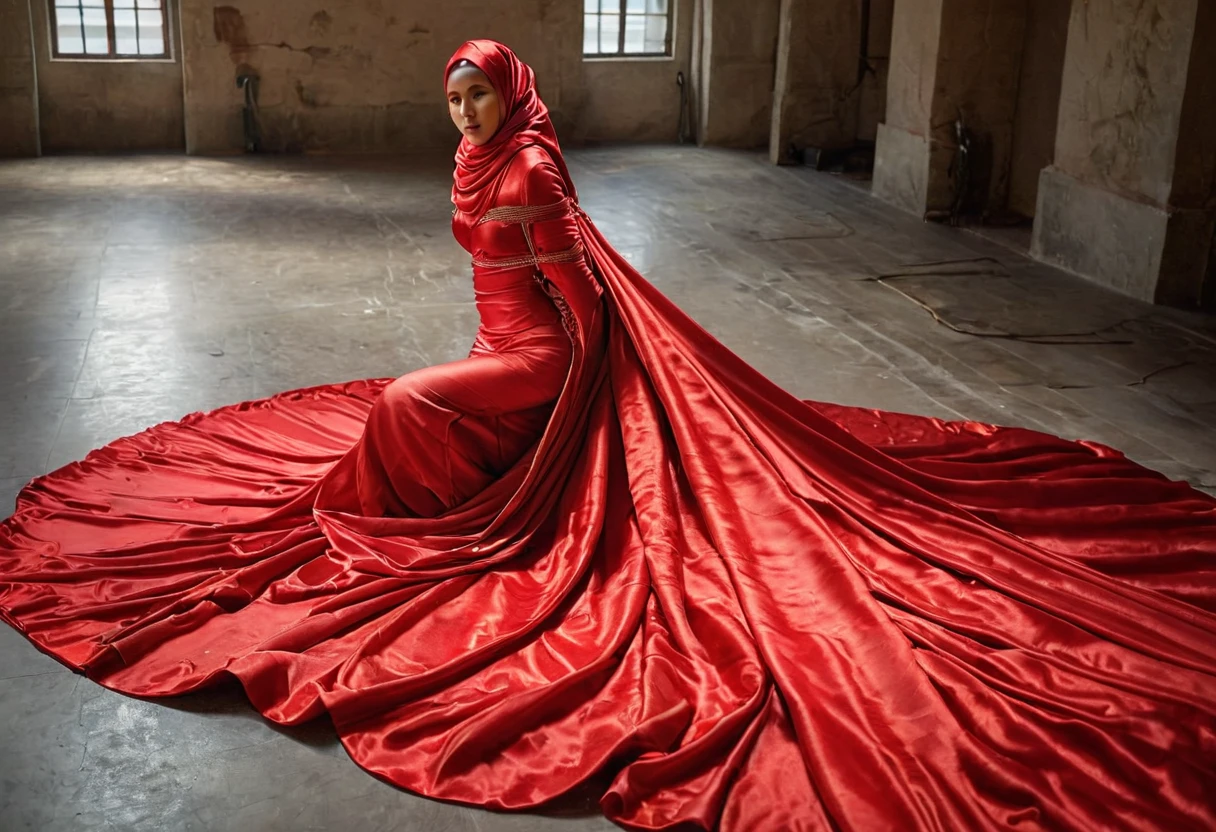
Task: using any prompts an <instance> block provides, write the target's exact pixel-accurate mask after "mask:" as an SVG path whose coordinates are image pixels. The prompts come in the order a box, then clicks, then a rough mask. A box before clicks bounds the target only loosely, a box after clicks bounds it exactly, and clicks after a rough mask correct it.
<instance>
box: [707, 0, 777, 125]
mask: <svg viewBox="0 0 1216 832" xmlns="http://www.w3.org/2000/svg"><path fill="white" fill-rule="evenodd" d="M701 3H702V6H701V15H702V33H701V38H702V43H701V50H702V54H701V59H702V60H701V72H700V77H699V80H700V87H699V89H698V96H699V98H700V113H701V121H700V125H699V129H698V136H697V141H698V142H699V143H701V144H712V145H721V146H725V147H763V146H765V145H767V144H768V140H769V131H770V127H771V123H770V122H771V118H772V102H773V82H774V76H775V73H776V59H777V23H778V19H779V15H780V0H701Z"/></svg>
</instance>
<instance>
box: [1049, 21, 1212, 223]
mask: <svg viewBox="0 0 1216 832" xmlns="http://www.w3.org/2000/svg"><path fill="white" fill-rule="evenodd" d="M1198 2H1200V0H1088V2H1078V3H1076V4H1075V5H1074V8H1073V11H1072V18H1071V23H1070V32H1069V47H1068V54H1067V57H1066V59H1065V65H1064V80H1063V85H1062V87H1061V89H1060V122H1059V132H1058V135H1057V137H1056V152H1055V166H1056V168H1058V169H1059V170H1060V171H1061V172H1063V173H1066V174H1068V175H1069V176H1072V177H1074V178H1076V179H1079V180H1081V181H1083V182H1087V183H1090V184H1092V185H1096V186H1099V187H1102V188H1106V189H1108V190H1111V191H1114V192H1116V193H1120V194H1124V195H1129V196H1133V197H1135V198H1142V199H1145V200H1148V201H1149V202H1152V203H1155V204H1157V205H1165V204H1166V203H1167V202H1168V201H1169V195H1170V190H1171V188H1172V185H1173V173H1174V153H1175V147H1176V144H1177V141H1178V125H1179V120H1180V118H1181V115H1182V98H1183V95H1184V93H1185V90H1186V79H1187V67H1188V64H1189V62H1190V55H1191V37H1192V33H1193V28H1192V27H1193V26H1194V23H1195V14H1196V4H1197V3H1198ZM1209 48H1211V46H1210V44H1209Z"/></svg>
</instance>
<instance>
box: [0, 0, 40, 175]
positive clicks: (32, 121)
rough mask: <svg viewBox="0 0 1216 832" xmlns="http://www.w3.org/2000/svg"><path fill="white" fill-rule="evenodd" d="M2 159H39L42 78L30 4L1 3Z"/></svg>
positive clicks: (18, 0)
mask: <svg viewBox="0 0 1216 832" xmlns="http://www.w3.org/2000/svg"><path fill="white" fill-rule="evenodd" d="M0 21H3V25H0V156H37V155H39V154H40V153H41V152H42V150H41V142H40V141H39V137H38V76H37V71H36V69H35V64H34V37H33V31H32V28H31V25H30V24H31V20H30V0H0Z"/></svg>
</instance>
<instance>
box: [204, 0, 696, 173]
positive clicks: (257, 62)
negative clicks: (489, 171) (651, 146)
mask: <svg viewBox="0 0 1216 832" xmlns="http://www.w3.org/2000/svg"><path fill="white" fill-rule="evenodd" d="M692 17H693V14H692V0H678V2H677V6H676V10H675V21H674V23H675V31H674V32H673V34H674V40H673V51H674V58H669V59H664V58H639V59H628V60H603V61H584V60H583V56H582V7H581V5H579V4H577V3H571V2H559V1H558V0H503V1H502V2H495V3H485V2H483V0H476V2H474V0H451V2H448V3H445V4H442V5H440V4H425V3H420V2H411V3H396V4H387V3H383V2H381V0H316V2H312V3H306V4H300V5H292V6H285V4H283V3H280V2H276V0H229V4H227V5H218V4H213V3H203V2H199V0H185V6H184V9H183V19H182V24H183V26H182V29H183V41H184V43H183V46H184V51H185V61H186V72H185V76H186V107H187V124H188V125H189V127H188V146H189V149H190V152H192V153H215V152H235V151H239V150H240V149H241V147H242V128H241V108H242V97H241V93H240V91H239V90H238V89H237V88H236V83H235V80H236V76H237V75H238V74H239V73H240V72H246V71H253V72H255V73H256V74H257V75H258V76H259V78H260V82H259V109H260V116H261V125H262V128H263V142H264V146H265V148H266V149H268V150H279V151H287V152H296V151H311V152H326V151H338V152H408V151H411V150H425V149H430V148H450V147H451V146H452V144H453V142H454V141H455V140H456V137H457V134H456V132H455V129H454V128H453V127H452V125H451V123H450V121H449V120H448V116H447V109H446V107H445V106H444V100H443V67H444V64H445V63H446V62H447V59H448V57H449V56H450V55H451V54H452V52H453V51H454V50H455V49H456V48H457V47H458V46H460V44H461V43H463V42H464V41H466V40H469V39H471V38H477V37H491V38H495V39H497V40H500V41H502V42H504V43H506V44H508V45H510V46H511V48H512V49H514V50H515V51H516V53H517V54H518V55H519V56H520V57H521V58H522V59H523V60H524V61H527V62H528V63H529V64H531V65H532V67H533V68H534V69H535V70H536V73H537V76H538V79H539V86H540V90H541V95H542V96H543V97H544V99H545V103H546V104H547V105H548V106H549V108H550V110H551V112H552V114H553V120H554V123H555V125H556V126H557V129H558V133H559V134H560V135H561V137H562V138H563V139H564V140H568V141H574V142H578V141H582V140H584V139H590V140H601V141H608V140H632V141H663V140H671V139H674V138H675V135H676V128H677V123H678V118H679V89H678V88H677V87H676V83H675V79H676V73H677V72H678V71H683V72H684V73H685V75H686V76H688V74H689V70H690V65H689V60H690V52H691V48H690V47H691V34H692ZM470 21H475V23H473V24H472V25H471V24H470Z"/></svg>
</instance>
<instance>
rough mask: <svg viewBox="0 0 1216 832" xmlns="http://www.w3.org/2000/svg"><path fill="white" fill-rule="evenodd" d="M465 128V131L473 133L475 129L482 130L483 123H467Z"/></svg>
mask: <svg viewBox="0 0 1216 832" xmlns="http://www.w3.org/2000/svg"><path fill="white" fill-rule="evenodd" d="M464 129H465V131H466V132H469V133H471V132H473V131H474V130H480V129H481V125H480V124H467V125H465V128H464Z"/></svg>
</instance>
